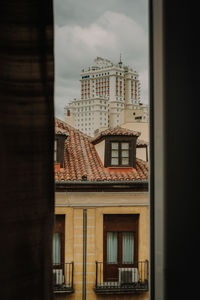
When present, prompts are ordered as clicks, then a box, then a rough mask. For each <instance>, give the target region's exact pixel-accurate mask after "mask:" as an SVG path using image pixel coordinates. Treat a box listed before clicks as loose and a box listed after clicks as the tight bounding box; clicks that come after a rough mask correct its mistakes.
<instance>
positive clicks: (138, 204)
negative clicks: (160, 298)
mask: <svg viewBox="0 0 200 300" xmlns="http://www.w3.org/2000/svg"><path fill="white" fill-rule="evenodd" d="M84 209H86V210H87V229H86V231H87V253H86V299H88V300H90V299H91V300H92V299H123V300H125V299H144V300H147V299H149V292H144V293H139V294H137V293H134V294H133V293H132V294H129V295H126V294H121V295H117V294H114V293H113V294H109V295H106V291H105V294H104V296H103V295H99V294H97V293H96V292H95V285H96V279H97V278H96V262H103V248H104V247H103V244H104V241H103V227H104V224H103V217H104V215H119V214H120V215H127V214H128V215H139V220H140V221H139V245H138V247H139V249H138V253H139V257H138V260H139V261H141V262H145V261H146V260H148V261H149V197H148V193H147V192H143V193H132V192H130V193H129V192H127V193H124V192H121V193H119V192H113V193H112V192H111V193H105V192H102V193H99V192H94V193H92V192H90V193H89V192H87V193H83V192H82V193H76V192H74V193H68V192H66V193H65V192H64V193H59V192H57V193H56V207H55V214H56V215H64V216H65V232H66V234H65V262H66V263H68V262H74V279H73V280H74V286H73V288H74V293H72V294H70V295H66V294H64V293H63V294H62V296H61V293H60V294H55V295H56V297H59V299H77V300H79V299H83V210H84ZM145 267H146V266H145ZM102 271H103V270H102ZM148 275H149V274H148Z"/></svg>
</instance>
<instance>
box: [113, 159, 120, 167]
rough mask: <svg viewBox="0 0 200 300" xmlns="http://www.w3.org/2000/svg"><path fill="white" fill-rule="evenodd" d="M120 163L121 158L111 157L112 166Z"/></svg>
mask: <svg viewBox="0 0 200 300" xmlns="http://www.w3.org/2000/svg"><path fill="white" fill-rule="evenodd" d="M118 164H119V159H118V158H112V159H111V165H112V166H115V165H118Z"/></svg>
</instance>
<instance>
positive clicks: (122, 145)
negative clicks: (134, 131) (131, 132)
mask: <svg viewBox="0 0 200 300" xmlns="http://www.w3.org/2000/svg"><path fill="white" fill-rule="evenodd" d="M121 148H122V149H125V150H127V149H129V143H122V144H121Z"/></svg>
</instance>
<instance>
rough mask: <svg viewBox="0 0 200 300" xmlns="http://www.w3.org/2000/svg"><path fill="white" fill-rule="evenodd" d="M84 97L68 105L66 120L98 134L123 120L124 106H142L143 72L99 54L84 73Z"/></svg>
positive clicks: (82, 94) (76, 126) (81, 80)
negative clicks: (141, 80)
mask: <svg viewBox="0 0 200 300" xmlns="http://www.w3.org/2000/svg"><path fill="white" fill-rule="evenodd" d="M80 76H81V78H80V82H81V95H80V99H73V100H72V101H70V102H69V104H68V105H66V106H65V108H64V109H65V121H66V122H67V123H69V124H71V125H73V126H74V127H75V128H77V129H80V130H81V131H83V132H84V133H86V134H88V135H90V136H94V132H95V130H97V129H99V128H102V127H103V128H104V127H105V128H107V127H115V126H117V125H119V124H120V112H121V111H122V110H124V109H134V110H137V109H140V107H141V103H140V82H139V74H138V73H137V72H136V71H133V69H132V68H130V67H128V66H125V65H124V64H123V63H122V61H121V57H120V61H119V63H117V64H113V63H112V62H111V61H110V60H108V59H104V58H101V57H97V58H96V59H95V60H94V62H93V64H92V65H91V66H90V67H89V68H88V69H87V70H82V71H81V73H80Z"/></svg>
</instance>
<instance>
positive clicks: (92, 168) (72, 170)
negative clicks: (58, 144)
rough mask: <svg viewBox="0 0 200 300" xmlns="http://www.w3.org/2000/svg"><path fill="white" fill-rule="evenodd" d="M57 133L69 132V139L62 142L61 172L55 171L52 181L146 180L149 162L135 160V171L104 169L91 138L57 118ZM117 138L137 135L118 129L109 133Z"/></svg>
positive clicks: (130, 169) (129, 169)
mask: <svg viewBox="0 0 200 300" xmlns="http://www.w3.org/2000/svg"><path fill="white" fill-rule="evenodd" d="M55 126H56V132H59V129H60V132H62V133H65V132H66V133H68V134H69V136H68V138H67V140H66V142H65V151H64V165H65V166H64V168H63V169H60V171H57V172H56V170H58V169H56V170H55V180H56V181H57V180H58V181H60V180H64V181H82V180H83V179H82V177H83V176H86V178H87V181H135V180H140V181H141V180H147V179H148V163H147V162H146V161H143V160H141V159H138V158H136V168H130V167H128V168H105V167H104V166H103V164H102V162H101V161H100V159H99V156H98V154H97V152H96V150H95V146H94V144H93V143H92V139H91V137H89V136H87V135H86V134H84V133H82V132H81V131H79V130H77V129H75V128H73V127H72V126H70V125H68V124H67V123H65V122H63V121H61V120H59V119H56V120H55ZM109 132H110V133H109V135H111V134H112V133H113V134H114V135H116V132H120V135H122V134H123V132H125V135H127V133H128V135H131V134H132V135H136V136H139V133H138V132H134V131H131V130H128V129H125V131H124V129H123V130H120V128H117V129H116V130H115V129H112V130H110V131H109Z"/></svg>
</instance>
